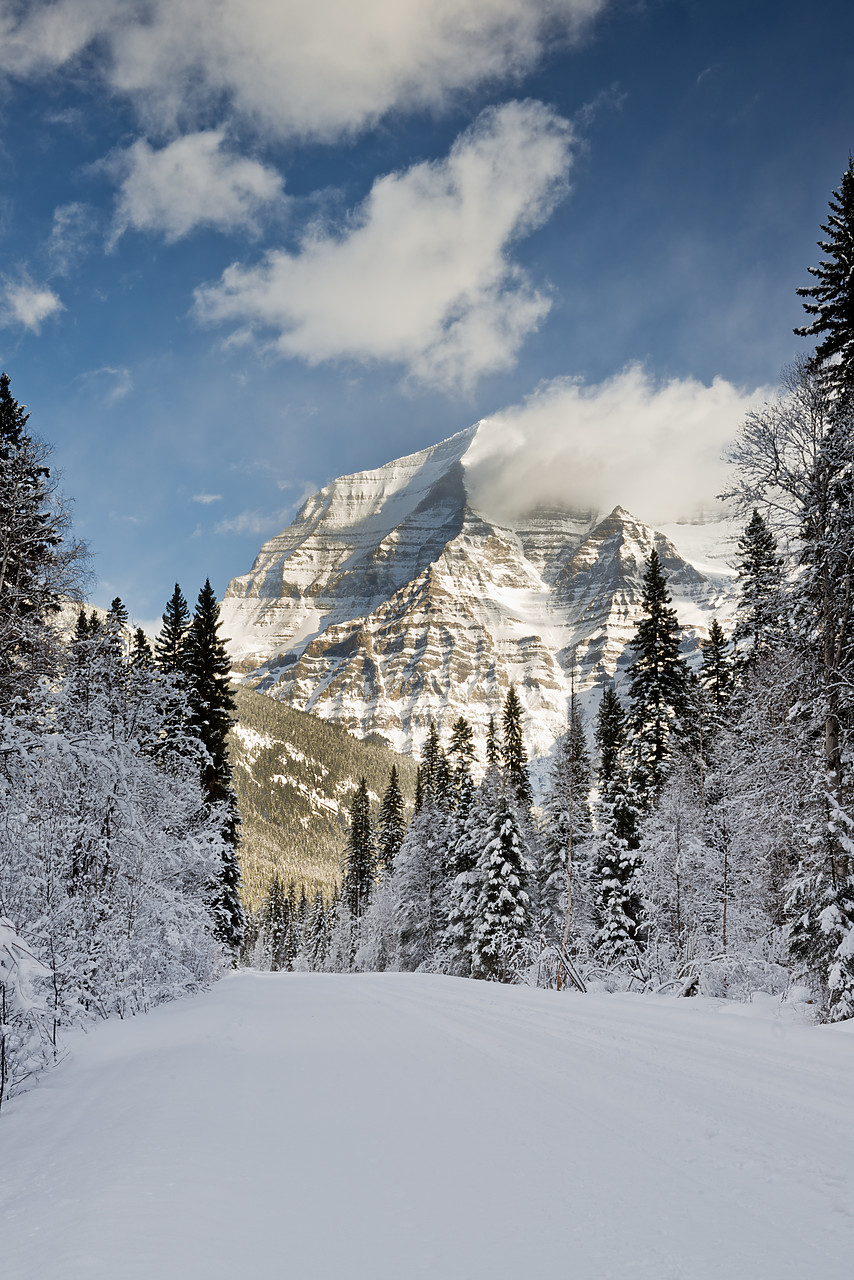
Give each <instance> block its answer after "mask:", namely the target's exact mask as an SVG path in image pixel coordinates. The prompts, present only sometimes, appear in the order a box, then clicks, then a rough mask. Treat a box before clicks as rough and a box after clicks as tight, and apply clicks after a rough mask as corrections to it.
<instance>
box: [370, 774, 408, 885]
mask: <svg viewBox="0 0 854 1280" xmlns="http://www.w3.org/2000/svg"><path fill="white" fill-rule="evenodd" d="M405 834H406V823H405V821H404V818H403V796H402V795H401V793H400V783H399V781H398V777H397V765H395V764H393V765H392V766H391V772H390V774H389V778H388V786H387V787H386V791H385V795H384V796H383V800H382V805H381V806H380V812H379V818H378V820H377V854H376V860H377V867H378V869H379V870H380V871H381V872H382V874H383V875H384V876H388V875H391V872H392V871H393V869H394V860H395V858H396V857H397V854H398V852H399V850H400V846H401V844H402V843H403V837H404V836H405Z"/></svg>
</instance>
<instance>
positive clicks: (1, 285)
mask: <svg viewBox="0 0 854 1280" xmlns="http://www.w3.org/2000/svg"><path fill="white" fill-rule="evenodd" d="M64 310H65V308H64V307H63V305H62V303H61V302H60V300H59V298H58V297H57V295H56V294H55V293H54V291H53V290H52V289H49V288H48V287H47V285H37V284H34V283H33V282H32V281H31V280H30V279H29V278H27V277H23V278H21V279H19V280H9V279H0V325H4V326H6V327H8V328H14V327H20V328H23V329H29V330H30V332H31V333H39V332H40V330H41V327H42V325H43V324H44V322H45V320H48V319H49V318H50V317H51V316H54V315H56V314H57V313H58V312H60V311H64Z"/></svg>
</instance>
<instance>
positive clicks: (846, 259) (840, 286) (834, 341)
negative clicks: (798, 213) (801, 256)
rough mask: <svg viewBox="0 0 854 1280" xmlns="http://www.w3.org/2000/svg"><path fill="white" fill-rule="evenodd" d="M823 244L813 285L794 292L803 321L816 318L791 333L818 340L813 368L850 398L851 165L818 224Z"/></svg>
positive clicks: (853, 376) (853, 321) (853, 323)
mask: <svg viewBox="0 0 854 1280" xmlns="http://www.w3.org/2000/svg"><path fill="white" fill-rule="evenodd" d="M821 229H822V231H823V232H824V233H825V235H826V236H827V239H826V240H819V242H818V247H819V248H820V249H821V251H822V253H824V254H827V257H826V258H825V259H823V260H822V261H821V262H819V264H818V266H817V267H808V268H807V270H808V271H809V273H810V275H811V276H814V277H815V279H816V281H817V283H816V284H813V285H808V286H804V287H803V288H801V289H798V290H797V293H798V295H799V297H801V298H808V299H811V301H809V302H804V310H805V311H806V313H807V315H809V316H813V317H815V318H814V319H813V320H811V321H810V322H809V324H806V325H804V326H803V327H802V328H800V329H795V333H797V334H799V335H800V336H801V337H821V336H822V335H824V336H823V337H822V340H821V341H820V342H819V344H818V346H817V347H816V350H815V357H814V363H815V364H816V365H817V366H822V367H823V369H824V370H825V372H826V374H827V375H828V377H829V379H830V381H831V383H832V384H833V385H834V386H835V387H836V388H837V389H838V391H839V392H841V393H842V394H843V395H845V396H850V395H852V394H854V161H852V158H851V156H850V155H849V157H848V168H847V169H846V170H845V172H844V173H843V175H842V182H841V183H840V185H839V189H838V190H837V191H834V192H833V194H832V196H831V199H830V216H829V218H828V220H827V223H826V224H825V223H822V227H821Z"/></svg>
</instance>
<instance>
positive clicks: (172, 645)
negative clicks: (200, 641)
mask: <svg viewBox="0 0 854 1280" xmlns="http://www.w3.org/2000/svg"><path fill="white" fill-rule="evenodd" d="M189 628H190V609H189V606H188V604H187V601H186V600H185V599H184V593H183V592H182V590H181V588H180V587H179V586H178V583H177V582H176V583H175V590H174V591H173V592H172V595H171V596H170V598H169V600H168V602H167V605H166V611H165V613H164V614H163V625H162V627H161V629H160V633H159V635H158V636H157V639H156V641H155V645H154V651H155V654H156V656H157V665H158V666H159V667H160V670H161V671H168V672H170V673H172V674H176V673H178V672H182V671H183V670H184V666H185V664H186V658H187V654H186V647H187V638H188V636H187V633H188V631H189Z"/></svg>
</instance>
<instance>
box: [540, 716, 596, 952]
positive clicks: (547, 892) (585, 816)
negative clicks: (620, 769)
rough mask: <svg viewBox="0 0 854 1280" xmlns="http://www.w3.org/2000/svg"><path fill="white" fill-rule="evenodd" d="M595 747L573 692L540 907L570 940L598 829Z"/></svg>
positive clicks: (549, 924)
mask: <svg viewBox="0 0 854 1280" xmlns="http://www.w3.org/2000/svg"><path fill="white" fill-rule="evenodd" d="M591 783H592V777H591V768H590V752H589V750H588V747H587V737H586V735H585V732H584V725H583V723H582V720H581V712H580V709H579V706H578V702H577V700H576V698H575V696H574V695H573V697H572V700H571V702H570V708H569V727H568V728H567V730H566V732H565V733H564V734H563V735H562V737H561V738H560V739H559V740H558V742H557V745H556V749H555V754H554V758H553V761H552V767H551V772H550V776H549V787H548V792H547V794H546V798H545V804H544V806H543V808H544V817H545V829H544V832H543V841H544V846H545V848H544V855H545V856H544V857H543V859H542V866H541V869H540V875H541V881H542V882H541V884H540V886H539V894H538V899H539V901H538V909H539V915H540V919H541V925H542V926H543V927H544V928H545V930H546V932H555V931H559V933H560V935H561V937H562V939H563V945H564V946H566V945H567V943H568V941H569V931H570V926H571V921H572V913H573V895H574V887H575V883H576V879H577V873H578V870H579V859H580V856H581V853H582V850H583V849H584V845H585V842H586V841H587V840H588V839H589V837H590V834H591V829H592V823H591V814H590V787H591Z"/></svg>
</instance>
